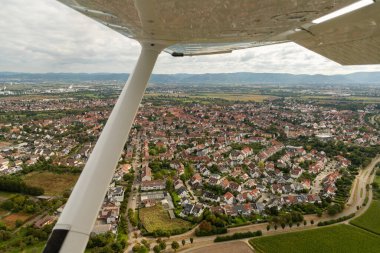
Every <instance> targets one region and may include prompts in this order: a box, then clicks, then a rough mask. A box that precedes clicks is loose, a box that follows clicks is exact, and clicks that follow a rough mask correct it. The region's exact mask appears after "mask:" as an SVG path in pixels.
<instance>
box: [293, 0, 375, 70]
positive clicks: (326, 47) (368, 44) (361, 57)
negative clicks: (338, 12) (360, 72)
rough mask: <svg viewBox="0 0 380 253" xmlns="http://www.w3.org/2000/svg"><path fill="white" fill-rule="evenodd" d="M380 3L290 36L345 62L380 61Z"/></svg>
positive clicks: (310, 47)
mask: <svg viewBox="0 0 380 253" xmlns="http://www.w3.org/2000/svg"><path fill="white" fill-rule="evenodd" d="M379 24H380V3H379V2H377V3H373V4H371V5H369V6H366V7H364V8H361V9H359V10H356V11H353V12H351V13H348V14H345V15H342V16H339V17H337V18H334V19H331V20H328V21H325V22H323V23H320V24H315V25H311V26H309V27H307V28H303V29H302V30H300V31H298V32H296V33H294V34H291V35H289V36H288V39H289V40H291V41H294V42H295V43H297V44H299V45H301V46H303V47H305V48H307V49H309V50H311V51H314V52H316V53H318V54H320V55H323V56H325V57H326V58H329V59H330V60H333V61H335V62H337V63H340V64H342V65H363V64H379V63H380V27H379Z"/></svg>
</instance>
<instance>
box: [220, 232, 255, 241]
mask: <svg viewBox="0 0 380 253" xmlns="http://www.w3.org/2000/svg"><path fill="white" fill-rule="evenodd" d="M262 235H263V233H262V232H261V230H258V231H256V232H245V233H235V234H233V235H226V236H217V237H216V238H215V240H214V242H225V241H232V240H239V239H244V238H251V237H257V236H262Z"/></svg>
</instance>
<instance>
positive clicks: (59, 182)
mask: <svg viewBox="0 0 380 253" xmlns="http://www.w3.org/2000/svg"><path fill="white" fill-rule="evenodd" d="M78 177H79V175H73V174H68V173H66V174H57V173H53V172H32V173H29V174H27V175H25V177H24V178H23V179H24V181H25V183H26V184H27V185H30V186H37V187H41V188H43V189H44V190H45V195H52V196H56V195H62V193H63V192H64V191H65V190H69V189H71V188H72V187H73V186H74V184H75V182H76V181H77V179H78Z"/></svg>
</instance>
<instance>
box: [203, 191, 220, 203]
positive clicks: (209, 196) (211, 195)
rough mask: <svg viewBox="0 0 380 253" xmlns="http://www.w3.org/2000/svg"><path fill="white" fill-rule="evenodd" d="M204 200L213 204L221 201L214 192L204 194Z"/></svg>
mask: <svg viewBox="0 0 380 253" xmlns="http://www.w3.org/2000/svg"><path fill="white" fill-rule="evenodd" d="M202 198H203V199H205V200H208V201H211V202H219V201H220V197H219V196H217V195H215V194H214V193H212V192H205V193H203V196H202Z"/></svg>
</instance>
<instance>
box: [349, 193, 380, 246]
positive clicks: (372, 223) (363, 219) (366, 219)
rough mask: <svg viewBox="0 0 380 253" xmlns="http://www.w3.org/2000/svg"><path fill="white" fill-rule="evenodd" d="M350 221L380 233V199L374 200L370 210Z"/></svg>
mask: <svg viewBox="0 0 380 253" xmlns="http://www.w3.org/2000/svg"><path fill="white" fill-rule="evenodd" d="M350 223H351V224H352V225H355V226H358V227H360V228H363V229H365V230H368V231H371V232H373V233H376V234H378V235H380V201H379V200H374V201H372V203H371V206H370V207H369V208H368V210H367V211H366V212H365V213H364V214H363V215H361V216H359V217H358V218H356V219H354V220H352V221H351V222H350ZM379 240H380V238H379Z"/></svg>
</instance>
